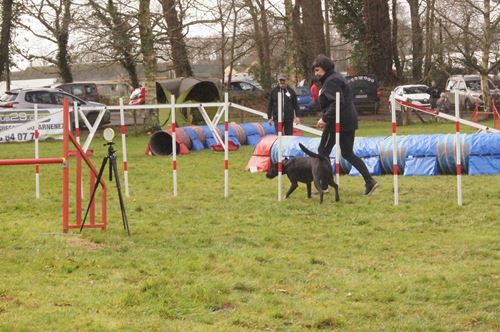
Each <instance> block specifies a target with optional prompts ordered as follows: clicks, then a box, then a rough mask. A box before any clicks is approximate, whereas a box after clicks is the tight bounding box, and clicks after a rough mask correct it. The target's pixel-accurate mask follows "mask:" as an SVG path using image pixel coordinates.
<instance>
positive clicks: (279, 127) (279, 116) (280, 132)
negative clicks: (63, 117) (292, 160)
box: [277, 91, 283, 201]
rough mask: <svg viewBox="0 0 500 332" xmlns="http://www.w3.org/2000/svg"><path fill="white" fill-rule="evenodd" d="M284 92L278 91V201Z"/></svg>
mask: <svg viewBox="0 0 500 332" xmlns="http://www.w3.org/2000/svg"><path fill="white" fill-rule="evenodd" d="M281 97H282V93H281V91H280V92H278V133H277V134H278V201H281V196H282V195H281V181H282V178H281V175H282V173H283V164H282V162H283V151H282V146H281V144H282V142H281V136H282V135H283V134H282V133H283V123H282V122H281V118H282V114H281V112H282V111H283V101H282V100H281Z"/></svg>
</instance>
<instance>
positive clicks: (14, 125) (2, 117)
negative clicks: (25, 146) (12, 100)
mask: <svg viewBox="0 0 500 332" xmlns="http://www.w3.org/2000/svg"><path fill="white" fill-rule="evenodd" d="M38 132H39V134H40V136H39V139H40V140H43V139H47V138H52V139H62V135H63V113H62V110H61V109H57V108H55V109H44V110H38ZM34 139H35V113H34V110H16V109H12V110H2V112H0V143H4V142H26V141H32V140H34Z"/></svg>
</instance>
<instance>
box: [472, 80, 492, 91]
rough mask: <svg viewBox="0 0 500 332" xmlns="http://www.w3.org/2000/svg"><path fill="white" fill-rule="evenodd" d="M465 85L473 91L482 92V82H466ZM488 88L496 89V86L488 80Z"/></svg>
mask: <svg viewBox="0 0 500 332" xmlns="http://www.w3.org/2000/svg"><path fill="white" fill-rule="evenodd" d="M465 85H467V87H468V88H469V89H471V90H472V91H481V81H480V80H470V81H465ZM488 87H489V88H490V89H495V85H494V84H493V83H492V82H491V81H490V80H488Z"/></svg>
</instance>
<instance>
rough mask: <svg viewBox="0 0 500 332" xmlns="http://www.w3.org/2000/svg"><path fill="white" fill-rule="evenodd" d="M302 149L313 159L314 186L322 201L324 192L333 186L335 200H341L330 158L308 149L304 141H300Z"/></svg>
mask: <svg viewBox="0 0 500 332" xmlns="http://www.w3.org/2000/svg"><path fill="white" fill-rule="evenodd" d="M299 146H300V149H301V150H302V151H304V153H305V154H307V155H308V156H309V157H311V158H309V159H311V171H312V174H313V180H314V186H315V187H316V189H317V190H318V192H319V197H320V200H319V201H320V203H323V193H324V192H325V191H326V190H327V189H328V186H332V187H333V188H334V189H335V201H339V200H340V197H339V186H338V185H337V184H336V183H335V181H334V180H333V168H332V164H330V158H328V157H325V156H322V155H319V154H317V153H314V152H312V151H310V150H308V149H307V148H306V147H305V146H304V145H302V143H299Z"/></svg>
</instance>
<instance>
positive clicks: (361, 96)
mask: <svg viewBox="0 0 500 332" xmlns="http://www.w3.org/2000/svg"><path fill="white" fill-rule="evenodd" d="M346 80H347V83H348V84H349V86H350V87H351V92H352V99H353V102H354V106H356V110H357V111H358V112H359V113H364V112H369V113H372V114H377V111H378V106H379V102H380V89H379V87H378V81H377V78H376V77H375V76H373V75H356V76H346Z"/></svg>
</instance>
